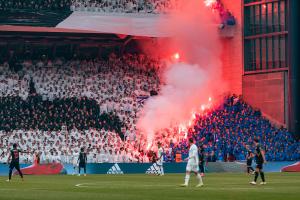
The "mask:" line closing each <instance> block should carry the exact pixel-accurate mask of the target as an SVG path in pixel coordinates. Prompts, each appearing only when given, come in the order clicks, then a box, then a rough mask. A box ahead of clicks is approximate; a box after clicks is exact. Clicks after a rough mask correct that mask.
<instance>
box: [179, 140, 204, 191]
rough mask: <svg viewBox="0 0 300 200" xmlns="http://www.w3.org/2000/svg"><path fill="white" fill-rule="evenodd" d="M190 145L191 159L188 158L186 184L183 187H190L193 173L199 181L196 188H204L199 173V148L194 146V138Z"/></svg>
mask: <svg viewBox="0 0 300 200" xmlns="http://www.w3.org/2000/svg"><path fill="white" fill-rule="evenodd" d="M189 145H190V150H189V157H188V158H187V159H188V162H187V165H186V174H185V179H184V184H182V185H181V186H182V187H187V186H188V184H189V180H190V175H191V172H194V173H195V175H196V176H197V179H198V181H199V183H198V185H196V187H202V186H203V182H202V177H201V175H200V173H199V157H198V147H197V146H196V145H195V144H194V139H193V138H190V139H189Z"/></svg>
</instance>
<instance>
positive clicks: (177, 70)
mask: <svg viewBox="0 0 300 200" xmlns="http://www.w3.org/2000/svg"><path fill="white" fill-rule="evenodd" d="M179 4H180V5H179V7H181V8H182V9H181V10H180V11H176V12H173V13H171V15H170V16H169V17H170V19H169V20H168V23H162V24H161V29H162V30H165V29H167V30H168V31H172V33H174V35H173V37H172V38H171V39H170V40H168V43H167V44H166V43H164V46H163V47H161V48H160V50H161V51H168V52H172V51H173V53H175V52H179V53H180V56H181V58H182V61H180V62H178V63H173V64H169V66H168V67H167V69H166V70H165V71H164V74H163V77H162V79H163V81H164V83H165V85H163V86H162V88H161V90H160V92H159V95H158V96H155V97H151V98H150V99H149V100H148V101H147V102H146V104H145V106H144V109H143V111H142V115H141V117H140V118H139V121H138V123H137V128H138V129H140V130H142V132H144V133H146V134H147V137H148V140H152V138H153V134H154V133H155V132H156V131H159V130H161V129H164V128H168V127H170V126H171V125H172V124H173V125H174V124H180V123H186V122H188V121H189V120H190V118H191V113H192V112H193V111H195V110H199V108H200V106H201V105H202V104H206V103H207V102H208V98H209V97H213V98H216V97H217V96H219V95H220V94H222V93H223V92H225V89H226V86H225V84H224V81H222V79H221V62H220V49H221V42H220V37H219V34H218V28H217V25H216V23H215V20H214V15H213V13H212V10H211V9H210V8H208V7H206V6H205V4H204V3H203V1H202V0H182V1H179ZM164 21H165V20H164ZM170 49H172V50H171V51H170ZM155 51H156V52H155V53H157V52H158V51H157V49H156V50H155Z"/></svg>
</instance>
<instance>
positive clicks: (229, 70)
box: [220, 0, 243, 94]
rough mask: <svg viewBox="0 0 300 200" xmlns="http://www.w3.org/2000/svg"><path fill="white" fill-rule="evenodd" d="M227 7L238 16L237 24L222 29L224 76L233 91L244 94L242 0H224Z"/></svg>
mask: <svg viewBox="0 0 300 200" xmlns="http://www.w3.org/2000/svg"><path fill="white" fill-rule="evenodd" d="M222 3H223V4H224V6H225V9H228V10H229V11H230V12H231V13H232V14H233V15H234V16H235V18H236V22H237V24H236V25H235V26H234V27H233V28H225V29H224V30H221V31H220V35H221V36H222V46H223V49H222V64H223V73H222V74H223V78H224V80H225V81H226V82H227V84H228V89H229V91H230V92H231V93H235V94H242V75H243V42H242V39H243V37H242V33H243V32H242V30H243V27H242V24H243V20H242V1H241V0H234V1H233V0H222Z"/></svg>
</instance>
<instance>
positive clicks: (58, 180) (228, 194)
mask: <svg viewBox="0 0 300 200" xmlns="http://www.w3.org/2000/svg"><path fill="white" fill-rule="evenodd" d="M266 177H267V181H268V184H267V185H264V186H261V185H257V186H251V185H249V181H250V180H252V176H248V175H245V174H231V173H226V174H221V173H218V174H213V173H212V174H207V175H206V176H205V178H204V184H205V186H204V187H202V188H195V187H194V186H195V185H196V178H195V176H192V177H191V181H190V185H189V187H188V188H181V187H179V184H181V183H182V182H183V178H184V174H172V175H166V176H164V177H158V176H153V175H144V174H139V175H89V176H87V177H83V176H81V177H77V176H70V175H64V176H62V175H60V176H26V177H25V181H24V182H22V181H21V180H20V178H19V177H17V176H15V177H13V180H12V182H9V183H8V182H5V179H6V177H0V199H1V200H2V199H5V200H11V199H18V200H23V199H24V200H25V199H26V200H37V199H38V200H48V199H49V200H50V199H51V200H54V199H63V200H77V199H78V200H79V199H80V200H88V199H97V200H106V199H107V200H114V199H117V200H127V199H128V200H129V199H130V200H135V199H137V200H144V199H145V200H148V199H149V200H150V199H153V200H169V199H170V200H171V199H172V200H177V199H184V200H189V199H193V200H194V199H201V200H217V199H220V200H227V199H230V200H239V199H240V200H247V199H251V200H255V199H264V200H269V199H270V200H277V199H278V200H283V199H284V200H292V199H293V200H294V199H299V197H300V173H268V174H266ZM77 184H80V185H79V187H77V186H75V185H77Z"/></svg>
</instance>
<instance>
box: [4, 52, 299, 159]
mask: <svg viewBox="0 0 300 200" xmlns="http://www.w3.org/2000/svg"><path fill="white" fill-rule="evenodd" d="M163 67H164V66H163V64H162V62H161V61H160V60H159V59H154V58H150V57H147V56H144V55H130V54H127V55H124V56H122V57H117V56H115V55H114V54H112V55H111V56H110V57H109V59H108V60H106V61H104V60H98V59H95V60H70V61H65V60H64V59H56V60H52V61H50V60H39V61H31V60H26V61H24V62H23V64H22V69H21V70H19V71H18V72H13V71H11V70H10V69H9V65H8V64H7V63H3V64H0V69H1V70H0V95H1V96H0V139H1V140H0V149H1V150H0V162H5V161H6V159H7V152H8V148H9V147H10V146H11V145H12V143H14V142H17V143H19V144H20V147H21V148H23V149H26V150H29V151H38V152H41V153H42V159H41V160H42V162H53V161H58V162H64V163H71V162H72V161H73V160H74V158H75V157H76V155H77V154H78V151H79V148H80V147H81V146H86V147H87V150H88V152H89V153H88V155H89V157H88V160H89V162H149V161H151V160H152V154H151V152H149V151H147V147H148V145H149V144H148V143H147V142H148V141H147V138H146V137H145V136H144V135H141V134H140V133H139V131H138V130H136V122H137V119H138V117H139V113H140V112H139V111H140V110H141V108H142V107H143V100H145V99H147V98H149V96H150V93H151V92H153V91H155V92H156V91H159V88H160V84H161V81H160V78H159V73H160V69H161V68H163ZM205 112H206V113H205V114H203V113H202V114H197V115H195V119H194V121H193V124H192V125H191V126H190V127H189V128H188V129H187V131H182V130H181V131H180V130H179V128H178V127H173V128H169V129H165V130H162V131H160V132H158V133H156V134H155V136H154V141H160V142H161V143H162V144H163V146H164V149H165V155H164V156H165V159H164V160H165V162H174V161H175V157H176V154H180V155H181V156H182V159H184V158H185V157H186V156H187V154H188V147H187V142H186V138H189V137H194V138H195V139H196V141H197V142H198V145H199V146H203V148H205V153H206V159H207V160H208V161H217V160H221V161H233V160H244V159H245V154H246V149H245V146H246V145H247V144H251V143H252V140H253V138H254V137H259V138H260V139H261V141H262V146H263V148H264V149H265V150H266V158H267V160H269V161H282V160H299V159H300V143H299V141H298V142H297V141H296V140H295V139H294V138H293V137H292V135H291V134H290V133H288V132H287V130H286V129H284V128H280V129H278V128H275V127H274V126H272V125H271V124H270V122H269V121H268V120H267V119H265V118H264V117H262V116H261V113H260V112H259V111H257V110H254V109H253V108H251V107H250V106H249V105H247V104H246V103H245V102H243V100H242V98H241V97H236V96H230V97H226V98H225V100H224V104H223V105H221V106H219V107H217V108H216V107H214V109H213V110H206V111H205ZM186 136H187V137H186ZM153 146H156V145H155V144H154V143H153ZM150 149H151V148H150ZM22 157H23V156H22ZM23 158H24V160H23V161H22V162H31V160H32V157H31V155H30V154H29V155H24V157H23Z"/></svg>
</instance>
